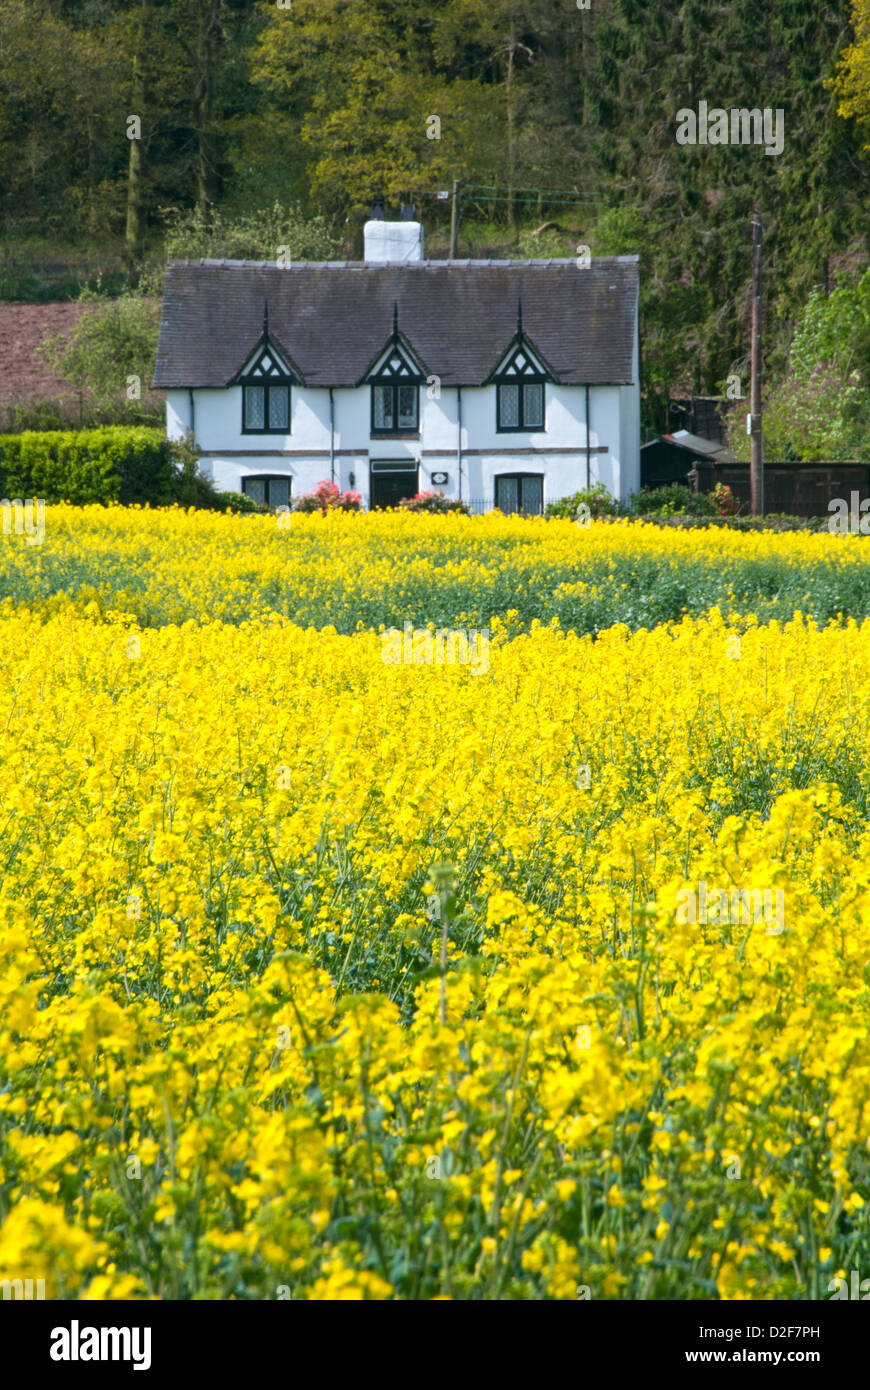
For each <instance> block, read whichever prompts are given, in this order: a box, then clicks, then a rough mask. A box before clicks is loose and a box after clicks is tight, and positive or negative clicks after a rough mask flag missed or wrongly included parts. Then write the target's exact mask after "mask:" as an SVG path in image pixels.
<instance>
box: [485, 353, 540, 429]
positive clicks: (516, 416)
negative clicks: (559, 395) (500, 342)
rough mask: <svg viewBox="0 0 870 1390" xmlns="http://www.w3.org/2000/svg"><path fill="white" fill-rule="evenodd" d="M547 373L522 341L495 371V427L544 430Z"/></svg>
mask: <svg viewBox="0 0 870 1390" xmlns="http://www.w3.org/2000/svg"><path fill="white" fill-rule="evenodd" d="M546 380H547V377H546V375H545V373H544V372H543V371H542V370H541V368H540V367H539V366H538V364H537V362H536V361H535V360H534V358H533V357H532V355H531V353H530V352H529V351H528V349H527V348H526V347H525V346H524V344H522V343H520V344H519V346H518V347H516V348H515V349H514V351H513V352H512V353H511V355H510V357H508V359H507V361H506V362H505V364H504V366H503V367H502V368H501V370H500V371H499V372H498V373H497V374H496V377H495V383H496V416H497V419H496V428H497V429H498V431H499V433H504V432H505V431H511V430H543V429H545V428H546V425H545V421H544V383H545V381H546Z"/></svg>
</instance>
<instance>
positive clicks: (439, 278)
mask: <svg viewBox="0 0 870 1390" xmlns="http://www.w3.org/2000/svg"><path fill="white" fill-rule="evenodd" d="M397 228H401V231H397V230H396V229H397ZM418 256H422V231H421V229H420V228H419V226H418V224H415V223H397V224H391V223H386V222H373V223H369V224H368V225H367V228H366V260H365V261H364V262H343V261H342V262H332V261H330V262H325V263H320V262H302V263H299V264H295V265H293V264H291V265H282V264H281V263H277V264H275V263H271V262H254V261H207V260H203V261H173V262H171V263H170V265H169V268H168V270H167V274H166V286H165V292H164V299H163V315H162V320H161V326H160V343H159V347H158V353H157V368H156V372H155V377H154V385H155V386H156V387H158V388H161V389H163V390H165V391H166V416H167V431H168V434H169V435H170V437H174V438H177V437H180V436H182V435H183V434H184V433H185V432H186V431H188V430H190V431H192V433H193V436H194V439H195V442H196V444H197V445H198V446H199V448H200V449H201V451H202V459H201V463H200V467H201V469H202V471H203V472H204V473H205V474H206V475H207V476H209V477H211V478H212V479H213V481H214V483H215V485H216V487H218V488H219V489H221V490H238V491H241V492H244V493H247V494H248V495H249V496H252V497H255V498H257V499H258V500H260V501H264V502H266V503H268V504H269V505H270V506H272V507H275V506H279V505H286V504H287V503H290V504H291V505H292V503H293V500H294V499H295V498H297V497H298V496H300V495H301V494H302V493H304V492H309V491H311V490H312V489H313V488H314V487H315V486H316V485H317V483H318V482H320V481H321V480H322V479H329V480H330V481H334V482H336V483H337V484H338V485H339V487H340V488H341V489H342V490H343V491H344V490H347V489H354V490H356V491H358V492H360V493H362V497H363V505H364V506H367V507H384V506H391V505H395V503H396V502H398V501H399V500H400V499H401V498H403V497H409V496H413V494H414V493H416V492H418V491H427V490H429V489H433V488H438V489H440V490H441V491H442V492H443V493H444V495H445V496H447V497H453V498H459V499H461V500H462V501H464V502H466V503H468V504H469V505H470V506H471V508H472V510H474V511H478V510H486V509H488V508H490V507H492V506H497V507H499V508H501V510H502V511H505V512H513V511H522V512H528V513H532V514H539V513H540V512H541V511H542V510H543V507H544V505H545V504H546V503H547V502H550V501H553V500H555V499H558V498H560V497H564V496H567V495H570V494H571V493H573V492H576V491H577V490H578V488H583V487H586V486H587V485H588V484H589V483H594V482H597V481H599V480H600V481H601V482H603V483H604V484H605V486H606V487H607V488H608V489H609V491H610V492H611V493H612V494H613V495H614V496H616V497H619V498H627V497H628V495H629V494H630V493H631V492H637V491H638V490H639V489H640V388H639V371H638V323H637V305H638V266H637V257H636V256H618V257H609V258H601V259H593V260H592V262H591V264H589V265H584V264H582V263H579V262H578V261H576V260H573V259H572V260H540V261H426V260H423V259H417V257H418ZM409 257H413V259H409Z"/></svg>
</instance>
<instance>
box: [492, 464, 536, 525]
mask: <svg viewBox="0 0 870 1390" xmlns="http://www.w3.org/2000/svg"><path fill="white" fill-rule="evenodd" d="M545 477H546V475H545V474H544V473H529V472H522V473H517V472H511V473H496V474H494V475H493V480H492V491H493V504H494V506H495V507H497V508H498V510H499V511H501V507H499V505H498V488H499V483H500V482H508V481H511V480H515V481H516V483H517V501H518V503H519V504H520V505H519V506H518V507H517V509H516V511H515V512H505V513H504V515H505V516H543V515H544V479H545ZM524 478H537V479H538V481H539V482H540V484H541V510H540V511H539V512H527V511H525V510H524V509H523V506H522V500H523V488H522V482H523V479H524Z"/></svg>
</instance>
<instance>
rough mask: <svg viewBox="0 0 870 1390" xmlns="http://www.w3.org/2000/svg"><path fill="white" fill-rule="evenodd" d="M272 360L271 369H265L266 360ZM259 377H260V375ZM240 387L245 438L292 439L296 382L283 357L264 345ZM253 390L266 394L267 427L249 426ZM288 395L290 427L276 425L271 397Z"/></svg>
mask: <svg viewBox="0 0 870 1390" xmlns="http://www.w3.org/2000/svg"><path fill="white" fill-rule="evenodd" d="M266 358H267V359H268V360H269V364H270V365H269V367H268V368H265V369H264V368H263V361H264V359H266ZM258 373H259V374H258ZM238 384H239V385H240V386H241V388H242V434H277V435H288V434H291V433H292V425H293V389H292V388H293V386H294V385H295V380H294V377H293V375H292V373H291V372H288V371H287V369H286V368H285V367H284V365H283V363H282V361H281V358H280V356H279V355H278V353H277V352H276V351H275V349H274V348H273V347H272V346H271V344H270V343H268V342H267V343H264V344H263V346H262V347H261V348H260V350H259V352H258V353H257V356H256V358H255V360H254V362H253V363H252V365H251V367H250V369H249V370H248V371H247V372H245V373H244V375H243V376H240V377H239V378H238ZM251 387H258V388H259V389H260V390H261V391H262V392H263V423H262V425H251V424H249V423H248V391H249V390H250V389H251ZM273 391H274V392H278V391H286V393H287V424H286V425H272V424H270V418H271V395H272V392H273Z"/></svg>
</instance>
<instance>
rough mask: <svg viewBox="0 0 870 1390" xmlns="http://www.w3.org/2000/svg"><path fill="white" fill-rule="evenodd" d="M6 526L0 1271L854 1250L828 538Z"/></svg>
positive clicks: (534, 1262)
mask: <svg viewBox="0 0 870 1390" xmlns="http://www.w3.org/2000/svg"><path fill="white" fill-rule="evenodd" d="M279 520H283V519H279ZM31 539H32V538H28V537H26V536H18V535H12V536H6V537H3V538H2V541H3V543H2V546H0V597H2V598H3V603H4V606H3V608H2V611H0V640H2V650H3V660H2V663H0V727H2V729H3V737H2V743H0V749H2V759H3V764H4V765H3V768H2V776H3V788H4V794H3V805H2V815H0V856H2V865H3V871H4V872H3V878H2V883H0V1277H8V1278H10V1279H12V1278H22V1279H25V1278H33V1279H38V1278H44V1279H45V1288H46V1294H47V1296H48V1297H49V1298H58V1297H59V1298H64V1297H73V1298H109V1299H117V1298H130V1297H133V1298H149V1297H151V1298H153V1297H158V1298H189V1297H198V1298H232V1297H237V1298H257V1299H262V1298H270V1299H277V1298H287V1297H292V1298H294V1299H333V1298H352V1299H359V1298H373V1299H389V1298H432V1297H436V1296H439V1297H450V1298H454V1299H481V1300H484V1299H503V1298H507V1299H552V1298H556V1299H576V1298H577V1297H581V1298H586V1297H590V1298H592V1299H643V1298H669V1299H696V1298H702V1299H703V1298H709V1299H715V1298H728V1299H731V1298H763V1299H774V1298H786V1299H793V1298H818V1297H828V1296H829V1292H828V1291H829V1287H830V1286H831V1285H832V1281H834V1280H835V1279H836V1278H838V1277H846V1278H848V1275H849V1271H851V1270H852V1269H853V1268H859V1267H860V1264H859V1255H860V1252H861V1251H866V1249H867V1244H868V1216H867V1213H868V1202H870V1155H868V1134H870V853H868V851H870V832H868V829H867V801H868V790H870V772H868V764H867V756H868V755H867V749H868V747H870V727H868V726H870V620H868V619H867V616H866V615H867V613H868V612H870V550H868V549H867V548H866V547H865V546H864V545H863V542H862V540H861V538H859V537H849V536H844V537H839V536H829V535H806V534H785V535H778V536H776V535H765V534H756V535H737V534H733V533H729V532H723V531H720V530H710V531H692V532H676V531H666V530H659V529H657V528H655V527H652V526H644V525H641V524H637V523H635V524H628V523H625V524H622V523H620V524H616V525H611V524H605V523H593V524H592V526H591V527H589V528H586V529H584V528H580V527H577V526H575V525H573V524H572V523H569V522H561V521H554V522H544V521H542V520H525V519H508V518H502V517H499V516H497V515H493V516H489V517H482V518H464V517H455V516H448V517H430V516H413V515H400V514H386V515H354V514H342V515H337V516H327V517H321V516H319V515H315V516H297V515H293V516H292V517H291V520H290V524H289V526H287V527H286V528H285V527H284V526H283V525H282V524H279V521H276V519H275V518H266V517H228V516H219V515H216V516H209V515H205V514H202V513H191V514H186V513H184V512H182V511H178V510H173V511H154V512H150V511H147V510H137V509H130V510H124V509H121V508H109V509H101V508H96V507H94V508H85V509H74V508H71V507H49V508H47V510H46V516H45V534H44V540H43V542H42V543H41V544H30V540H31ZM427 629H428V630H429V633H430V635H429V637H428V638H427V636H426V630H427ZM445 631H446V636H445ZM438 634H440V640H441V645H440V646H439V640H438ZM448 654H449V655H448ZM450 655H452V657H453V660H452V661H451V660H450V659H449V656H450ZM427 658H428V659H427Z"/></svg>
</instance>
